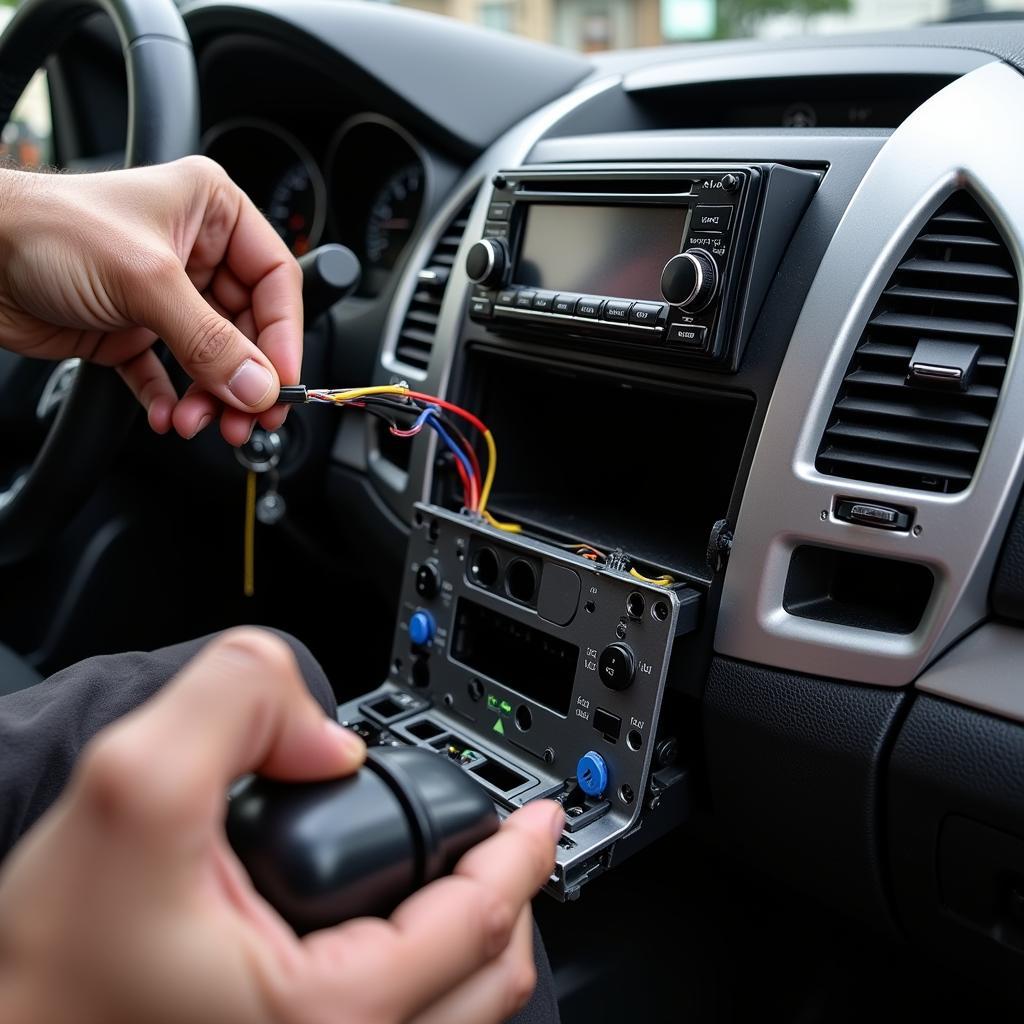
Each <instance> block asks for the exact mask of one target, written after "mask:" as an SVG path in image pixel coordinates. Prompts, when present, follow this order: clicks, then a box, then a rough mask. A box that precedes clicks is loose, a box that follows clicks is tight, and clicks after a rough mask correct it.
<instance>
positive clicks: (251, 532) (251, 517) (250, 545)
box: [242, 469, 256, 597]
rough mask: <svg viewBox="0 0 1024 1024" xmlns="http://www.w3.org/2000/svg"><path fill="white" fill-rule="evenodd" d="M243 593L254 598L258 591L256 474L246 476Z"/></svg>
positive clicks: (250, 471)
mask: <svg viewBox="0 0 1024 1024" xmlns="http://www.w3.org/2000/svg"><path fill="white" fill-rule="evenodd" d="M244 549H245V550H244V559H243V561H244V568H243V570H242V593H243V594H245V596H246V597H252V595H253V593H254V592H255V590H256V474H255V473H254V472H253V471H252V470H251V469H250V470H249V472H248V473H246V474H245V540H244Z"/></svg>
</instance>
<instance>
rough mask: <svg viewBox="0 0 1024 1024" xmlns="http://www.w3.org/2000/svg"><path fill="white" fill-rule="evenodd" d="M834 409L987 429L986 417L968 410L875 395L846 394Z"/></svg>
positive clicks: (863, 414)
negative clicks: (873, 396) (890, 399)
mask: <svg viewBox="0 0 1024 1024" xmlns="http://www.w3.org/2000/svg"><path fill="white" fill-rule="evenodd" d="M835 411H836V412H837V413H840V414H850V413H853V414H856V415H862V416H865V417H870V418H871V419H907V420H920V421H922V422H925V423H942V424H949V425H951V426H959V427H973V428H974V429H976V430H986V429H987V428H988V417H987V416H979V415H978V414H977V413H975V412H971V411H969V410H967V409H956V408H953V409H949V408H941V407H932V408H929V407H928V406H925V405H913V404H911V403H909V402H891V401H884V402H883V401H881V400H880V399H875V398H862V397H860V396H859V395H846V396H844V397H843V398H840V399H839V401H838V402H836V408H835Z"/></svg>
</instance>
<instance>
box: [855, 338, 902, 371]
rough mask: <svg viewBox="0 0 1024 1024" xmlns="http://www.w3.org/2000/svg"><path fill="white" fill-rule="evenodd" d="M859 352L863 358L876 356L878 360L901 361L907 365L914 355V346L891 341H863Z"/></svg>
mask: <svg viewBox="0 0 1024 1024" xmlns="http://www.w3.org/2000/svg"><path fill="white" fill-rule="evenodd" d="M857 351H858V352H859V353H860V354H861V355H862V356H875V357H876V358H878V359H901V360H903V363H904V365H906V364H909V362H910V357H911V356H912V355H913V354H914V346H913V345H899V344H896V343H894V342H889V341H862V342H861V344H860V347H859V348H858V349H857Z"/></svg>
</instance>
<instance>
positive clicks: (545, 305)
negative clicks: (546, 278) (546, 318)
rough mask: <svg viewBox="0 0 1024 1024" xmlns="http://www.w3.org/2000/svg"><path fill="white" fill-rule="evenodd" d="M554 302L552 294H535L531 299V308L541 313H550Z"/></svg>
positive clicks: (553, 294)
mask: <svg viewBox="0 0 1024 1024" xmlns="http://www.w3.org/2000/svg"><path fill="white" fill-rule="evenodd" d="M554 301H555V293H554V292H537V294H536V295H534V297H533V308H534V309H539V310H540V311H541V312H542V313H550V312H551V305H552V303H553V302H554Z"/></svg>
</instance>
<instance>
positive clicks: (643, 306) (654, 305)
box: [629, 302, 668, 327]
mask: <svg viewBox="0 0 1024 1024" xmlns="http://www.w3.org/2000/svg"><path fill="white" fill-rule="evenodd" d="M667 315H668V306H666V305H665V303H664V302H634V303H633V308H632V309H631V310H630V312H629V322H630V323H631V324H636V325H637V326H638V327H660V326H661V324H662V323H664V321H665V317H666V316H667Z"/></svg>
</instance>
